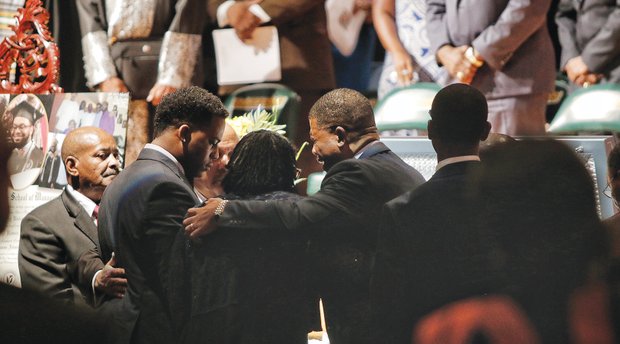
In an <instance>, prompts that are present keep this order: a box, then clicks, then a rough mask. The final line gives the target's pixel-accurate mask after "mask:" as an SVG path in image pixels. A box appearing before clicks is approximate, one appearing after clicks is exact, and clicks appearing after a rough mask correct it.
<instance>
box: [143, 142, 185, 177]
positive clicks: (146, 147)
mask: <svg viewBox="0 0 620 344" xmlns="http://www.w3.org/2000/svg"><path fill="white" fill-rule="evenodd" d="M144 148H145V149H152V150H155V151H158V152H160V153H161V154H163V155H165V156H166V158H168V159H170V160H172V162H174V164H175V165H177V167H178V168H179V171H181V173H183V174H185V170H184V169H183V166H182V165H181V163H180V162H179V161H178V160H177V159H176V158H175V157H174V155H172V154H170V152H168V151H167V150H166V149H164V148H163V147H162V146H158V145H155V144H152V143H147V144H146V145H145V146H144Z"/></svg>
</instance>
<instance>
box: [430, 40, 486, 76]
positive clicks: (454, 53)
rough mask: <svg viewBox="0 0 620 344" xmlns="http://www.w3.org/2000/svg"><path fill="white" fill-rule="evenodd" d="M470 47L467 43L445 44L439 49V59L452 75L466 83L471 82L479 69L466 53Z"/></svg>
mask: <svg viewBox="0 0 620 344" xmlns="http://www.w3.org/2000/svg"><path fill="white" fill-rule="evenodd" d="M468 48H469V46H467V45H461V46H458V47H453V46H451V45H444V46H442V47H441V48H439V50H437V60H438V61H439V62H441V64H443V65H444V67H445V68H446V69H447V71H448V73H449V74H450V76H452V77H453V78H454V79H455V80H457V81H459V82H462V83H464V84H471V82H472V80H473V79H474V76H476V72H477V71H478V67H476V66H475V65H474V64H473V63H472V62H471V61H470V59H468V58H467V55H466V54H465V53H466V52H467V49H468Z"/></svg>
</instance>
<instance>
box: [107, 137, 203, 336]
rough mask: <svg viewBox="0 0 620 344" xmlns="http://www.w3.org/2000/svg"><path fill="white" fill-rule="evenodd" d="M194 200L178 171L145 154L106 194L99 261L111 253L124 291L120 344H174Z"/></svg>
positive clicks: (118, 319) (183, 310)
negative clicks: (122, 276) (120, 272)
mask: <svg viewBox="0 0 620 344" xmlns="http://www.w3.org/2000/svg"><path fill="white" fill-rule="evenodd" d="M197 203H198V199H197V198H196V195H195V194H194V192H193V190H192V187H191V186H190V183H189V182H188V181H187V179H186V178H185V176H184V175H183V174H182V173H181V171H180V170H179V168H178V167H177V166H176V165H175V164H174V162H172V161H171V160H170V159H168V158H167V157H166V156H164V155H163V154H161V153H159V152H157V151H155V150H152V149H143V150H142V152H140V155H139V156H138V159H137V160H136V161H135V162H134V163H132V164H131V165H130V166H129V167H127V168H126V169H125V170H124V171H123V172H121V173H120V174H119V175H118V177H116V179H115V180H114V183H112V184H111V185H110V186H108V188H107V189H106V191H105V193H104V195H103V199H102V201H101V207H100V209H99V228H100V229H101V230H100V231H99V234H100V241H101V242H102V251H103V259H104V260H106V261H107V259H109V257H110V253H111V251H114V252H115V256H116V258H117V263H118V265H119V266H121V267H123V268H125V272H126V275H127V280H128V288H127V293H126V294H125V297H124V298H123V299H122V306H121V310H120V311H118V312H117V314H115V315H114V322H115V323H116V325H117V326H118V327H119V340H118V342H121V343H128V342H130V341H131V342H132V343H175V342H178V341H179V335H180V332H181V328H182V325H183V320H184V315H185V314H186V310H187V309H188V305H187V304H186V303H185V302H186V300H187V301H189V297H188V295H189V291H188V289H185V288H187V285H185V282H186V281H185V280H184V278H183V277H182V276H188V275H189V273H187V274H186V273H185V271H184V269H185V267H184V263H185V261H184V259H183V256H175V257H173V253H174V252H176V253H178V252H182V251H183V248H184V245H185V241H184V237H183V236H182V235H181V236H177V234H179V232H181V233H182V231H183V229H182V223H183V217H184V216H185V214H186V212H187V209H189V208H191V207H193V206H195V205H196V204H197Z"/></svg>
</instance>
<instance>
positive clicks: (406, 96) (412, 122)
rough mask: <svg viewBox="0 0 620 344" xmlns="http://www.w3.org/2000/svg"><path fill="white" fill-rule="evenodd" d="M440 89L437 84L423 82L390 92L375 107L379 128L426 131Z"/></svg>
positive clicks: (381, 129) (380, 129)
mask: <svg viewBox="0 0 620 344" xmlns="http://www.w3.org/2000/svg"><path fill="white" fill-rule="evenodd" d="M440 89H441V86H439V85H437V84H434V83H426V82H421V83H417V84H413V85H410V86H407V87H402V88H397V89H394V90H392V91H390V92H389V93H388V94H386V95H385V96H384V97H383V98H382V99H381V100H380V101H379V102H378V103H377V105H376V106H375V109H374V110H375V121H376V123H377V128H378V129H379V131H383V130H400V129H421V130H426V124H427V122H428V120H429V119H431V117H430V115H429V114H428V110H430V108H431V104H432V103H433V98H435V95H436V94H437V92H439V90H440Z"/></svg>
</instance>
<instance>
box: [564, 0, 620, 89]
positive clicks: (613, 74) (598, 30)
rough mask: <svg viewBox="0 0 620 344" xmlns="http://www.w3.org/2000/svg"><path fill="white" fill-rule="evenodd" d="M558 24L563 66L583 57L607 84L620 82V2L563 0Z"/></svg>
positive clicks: (607, 0) (591, 69) (609, 0)
mask: <svg viewBox="0 0 620 344" xmlns="http://www.w3.org/2000/svg"><path fill="white" fill-rule="evenodd" d="M556 23H557V24H558V37H559V39H560V43H561V45H562V57H561V66H565V65H566V62H568V60H569V59H571V58H573V57H577V56H581V57H582V58H583V61H584V62H585V64H586V66H588V69H589V70H590V71H592V72H594V73H600V74H603V76H604V77H603V80H602V81H603V82H612V83H620V1H618V0H561V1H560V4H559V6H558V12H557V14H556Z"/></svg>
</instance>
